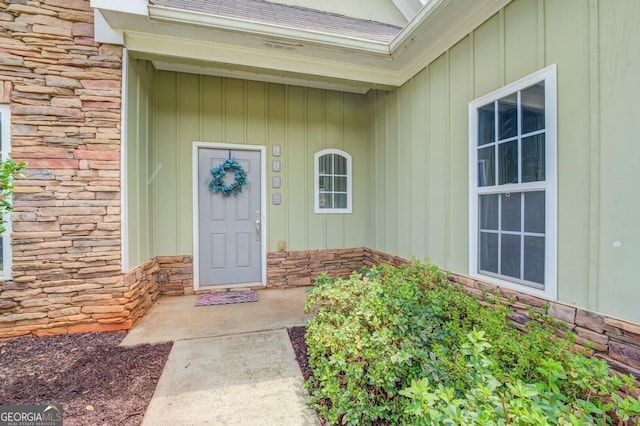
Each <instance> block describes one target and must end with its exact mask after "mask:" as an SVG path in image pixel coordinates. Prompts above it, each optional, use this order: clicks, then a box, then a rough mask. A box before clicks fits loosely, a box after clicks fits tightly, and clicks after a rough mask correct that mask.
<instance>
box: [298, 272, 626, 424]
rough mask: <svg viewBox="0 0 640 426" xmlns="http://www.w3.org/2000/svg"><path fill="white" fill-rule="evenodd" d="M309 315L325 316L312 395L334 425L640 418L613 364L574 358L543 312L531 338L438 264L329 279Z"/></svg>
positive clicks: (320, 285) (318, 319) (313, 349)
mask: <svg viewBox="0 0 640 426" xmlns="http://www.w3.org/2000/svg"><path fill="white" fill-rule="evenodd" d="M307 309H308V310H309V311H313V312H314V313H315V314H316V315H315V317H314V319H313V320H311V321H310V322H309V324H308V326H307V344H308V347H309V349H308V352H309V364H310V366H311V368H312V369H313V372H314V375H313V377H312V378H311V379H310V380H309V382H307V387H308V388H309V390H310V393H311V398H310V401H311V403H312V405H313V406H314V407H315V408H316V409H318V410H319V412H320V414H321V415H322V416H323V417H325V418H326V419H327V420H328V421H329V422H330V423H331V424H336V423H342V424H358V425H360V424H372V423H374V422H375V423H381V422H382V423H388V424H399V423H400V424H403V423H410V424H447V423H452V424H505V423H512V422H516V423H521V424H528V422H529V423H530V422H533V423H534V424H538V423H539V424H545V423H543V422H542V420H540V419H542V418H546V419H552V418H553V419H565V418H566V419H568V420H567V421H568V422H569V423H566V424H572V423H571V422H572V421H573V420H572V419H573V417H571V416H575V418H576V419H578V420H576V421H579V420H580V419H584V418H598V419H602V418H606V413H607V412H609V411H611V412H615V413H616V415H617V416H618V418H620V419H624V418H625V415H627V416H629V417H631V416H633V415H637V413H635V412H634V410H636V409H637V408H638V404H637V400H633V399H630V398H622V397H618V395H617V394H616V393H615V392H614V391H615V390H617V389H621V388H622V387H623V385H628V383H626V382H623V379H618V378H615V377H614V376H610V375H609V372H608V369H606V364H604V362H603V361H598V360H587V359H586V358H584V357H581V358H580V357H578V356H576V355H572V354H570V352H569V351H568V349H569V348H570V347H571V345H572V336H571V335H570V334H569V333H568V334H567V336H566V337H564V338H558V337H555V335H554V333H553V329H552V328H551V327H547V326H546V325H545V323H546V322H548V321H549V319H548V317H546V316H545V315H543V314H541V315H537V318H538V319H539V321H532V322H530V323H529V324H528V325H527V332H526V333H521V332H520V331H519V330H517V329H516V328H515V327H513V326H512V324H511V322H510V320H509V315H510V314H511V312H510V310H509V309H508V308H507V307H506V306H505V305H504V304H503V303H502V302H500V301H499V300H498V299H497V298H491V297H488V296H487V297H486V298H485V300H483V301H478V300H477V299H476V298H475V297H473V296H470V295H468V294H467V293H465V292H464V291H462V289H461V288H460V287H459V286H457V285H454V284H451V283H449V282H448V280H447V279H446V277H445V276H444V274H442V273H441V272H440V271H439V270H438V269H437V268H436V267H435V266H432V265H423V264H421V263H419V262H412V263H409V264H406V265H403V266H401V267H397V268H396V267H391V266H381V267H376V268H373V269H371V270H365V271H363V272H362V273H361V274H354V275H352V276H351V277H350V278H349V279H338V280H332V279H330V278H328V277H326V276H322V277H320V278H319V279H318V281H317V284H316V287H315V288H314V289H313V290H311V292H310V295H309V298H308V300H307ZM624 380H626V381H628V380H629V379H627V378H625V379H624ZM534 391H535V395H534V393H533V392H534ZM603 395H606V397H604V398H603ZM609 395H611V396H610V397H609ZM579 401H582V402H579ZM550 407H551V408H550ZM555 407H559V408H555ZM452 410H453V411H452ZM625 410H626V411H625ZM634 413H635V414H634ZM551 414H553V416H555V417H552V416H551ZM501 416H502V417H501ZM545 416H546V417H545ZM563 416H565V417H563ZM581 416H582V417H581ZM585 416H586V417H585ZM589 416H592V417H589ZM593 416H596V417H593ZM597 416H599V417H597ZM536 419H537V420H536ZM549 421H552V420H549ZM558 421H559V420H558ZM612 421H613V420H612ZM464 422H467V423H464ZM540 422H542V423H540ZM554 424H555V423H554Z"/></svg>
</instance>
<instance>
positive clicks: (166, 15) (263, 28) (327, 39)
mask: <svg viewBox="0 0 640 426" xmlns="http://www.w3.org/2000/svg"><path fill="white" fill-rule="evenodd" d="M149 17H150V18H151V19H154V20H157V21H161V22H170V23H184V24H190V25H198V26H205V27H212V28H216V29H219V30H226V31H235V32H240V33H244V34H251V35H255V36H259V37H274V38H278V39H285V40H289V41H294V42H296V43H302V44H308V45H314V46H325V47H329V48H333V49H335V48H336V47H338V48H340V49H341V50H353V51H357V52H365V53H368V54H373V55H381V56H386V57H388V56H389V45H388V44H387V43H384V42H373V41H369V40H363V39H359V38H355V37H341V36H335V35H330V34H325V33H320V32H314V31H301V30H296V29H291V28H286V27H281V26H278V25H271V24H264V23H257V22H251V21H246V20H242V19H234V18H226V17H221V16H215V15H211V14H207V13H198V12H192V11H187V10H182V9H173V8H169V7H163V6H154V5H150V6H149Z"/></svg>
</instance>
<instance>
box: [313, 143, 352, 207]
mask: <svg viewBox="0 0 640 426" xmlns="http://www.w3.org/2000/svg"><path fill="white" fill-rule="evenodd" d="M349 172H350V171H349V164H348V158H347V157H344V156H342V155H340V154H335V153H330V154H325V155H322V156H320V157H318V176H317V179H318V181H317V182H318V188H317V191H318V194H317V197H318V204H317V206H318V208H319V209H327V210H332V209H348V208H349V206H348V204H349V202H348V197H349V188H348V186H349V181H348V180H349Z"/></svg>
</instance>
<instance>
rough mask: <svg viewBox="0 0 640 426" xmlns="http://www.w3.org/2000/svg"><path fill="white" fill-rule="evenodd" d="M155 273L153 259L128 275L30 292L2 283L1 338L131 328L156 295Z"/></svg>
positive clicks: (17, 284)
mask: <svg viewBox="0 0 640 426" xmlns="http://www.w3.org/2000/svg"><path fill="white" fill-rule="evenodd" d="M156 271H157V265H156V264H155V262H154V261H153V260H150V261H148V262H145V263H144V264H142V265H140V266H139V267H137V268H136V269H134V270H132V271H129V272H128V273H126V274H119V275H116V276H112V277H103V278H92V279H87V280H83V281H81V282H78V283H77V284H73V285H71V284H70V285H67V286H60V287H46V288H44V291H42V290H41V289H38V291H37V292H36V291H32V292H31V293H29V292H28V291H29V290H28V289H27V290H26V292H25V291H22V292H20V291H15V290H10V289H11V288H13V287H14V286H16V287H21V286H22V284H21V283H15V282H11V281H9V282H4V283H3V284H2V287H3V291H2V293H1V296H2V297H1V299H0V337H16V336H22V335H26V334H34V335H37V336H48V335H57V334H68V333H88V332H94V331H122V330H128V329H130V328H131V327H132V326H133V325H134V324H135V322H136V321H137V320H138V319H140V318H141V317H142V316H144V314H146V313H147V311H148V310H149V308H150V307H151V305H152V304H153V302H154V301H155V299H156V298H157V296H158V285H157V282H156V279H155V273H156ZM14 293H15V296H14Z"/></svg>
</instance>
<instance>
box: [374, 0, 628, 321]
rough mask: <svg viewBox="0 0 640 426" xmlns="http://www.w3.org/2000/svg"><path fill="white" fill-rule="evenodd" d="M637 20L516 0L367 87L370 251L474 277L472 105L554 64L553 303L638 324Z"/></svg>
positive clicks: (610, 7) (619, 12)
mask: <svg viewBox="0 0 640 426" xmlns="http://www.w3.org/2000/svg"><path fill="white" fill-rule="evenodd" d="M637 22H640V2H637V1H636V0H626V1H616V2H609V1H588V0H563V1H555V0H547V1H544V0H516V1H513V2H512V3H510V4H509V5H508V6H507V7H506V8H504V9H503V10H502V11H500V12H499V13H498V14H496V15H495V16H493V17H492V18H491V19H489V20H488V21H487V22H485V23H484V24H483V25H482V26H480V27H479V28H477V29H476V30H475V31H473V32H472V33H471V34H469V35H468V36H467V37H465V38H464V39H462V40H461V41H460V42H458V43H457V44H456V45H455V46H453V47H452V48H450V49H449V50H447V51H446V52H445V53H444V54H443V55H442V56H440V57H439V58H438V59H436V60H435V61H434V62H432V63H431V64H430V65H429V66H428V67H427V68H426V69H424V70H423V71H421V72H420V73H419V74H417V75H416V76H415V77H414V78H413V79H412V80H411V81H409V82H408V83H406V84H405V85H404V86H403V87H401V88H400V89H398V90H397V91H396V92H395V93H392V94H389V93H386V92H373V91H372V92H370V93H369V94H368V95H367V100H368V106H367V110H368V111H369V114H370V122H369V123H368V129H369V132H368V149H369V157H368V162H369V166H370V170H374V173H373V174H372V175H370V180H371V182H372V183H374V185H375V188H369V194H370V196H369V197H368V206H367V210H368V212H369V214H368V223H367V228H368V232H367V236H368V239H367V246H369V247H371V248H375V249H378V250H381V251H386V252H390V253H394V254H398V255H400V256H404V257H411V256H416V257H418V258H427V257H428V258H429V259H430V260H431V261H432V262H435V263H436V264H438V265H440V266H441V267H442V268H444V269H448V270H451V271H453V272H457V273H462V274H467V273H468V261H469V259H468V256H469V254H468V251H469V250H468V232H469V231H468V171H467V170H468V155H469V153H468V152H469V148H468V103H469V101H471V100H473V99H475V98H477V97H480V96H482V95H484V94H486V93H488V92H491V91H493V90H495V89H498V88H500V87H502V86H504V85H505V84H508V83H510V82H512V81H515V80H518V79H519V78H521V77H524V76H526V75H528V74H531V73H533V72H535V71H537V70H539V69H542V68H544V67H546V66H548V65H550V64H557V67H558V68H557V69H558V74H557V78H558V80H557V84H558V164H559V166H558V230H559V231H558V232H559V236H558V298H559V300H561V301H564V302H567V303H572V304H576V305H578V306H582V307H586V308H588V309H592V310H595V311H599V312H603V313H605V314H608V315H611V316H614V317H622V318H624V319H628V320H631V321H634V322H640V308H639V306H640V285H639V284H638V278H637V276H638V275H637V272H636V269H635V268H636V265H637V263H638V259H640V225H639V224H638V221H639V220H640V196H639V195H638V189H637V186H638V184H639V183H640V140H639V139H638V135H640V120H639V117H640V111H639V107H638V98H639V96H640V79H638V76H639V75H640V49H638V48H637V46H638V44H637V43H638V40H640V26H638V25H637ZM614 245H615V246H614Z"/></svg>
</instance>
